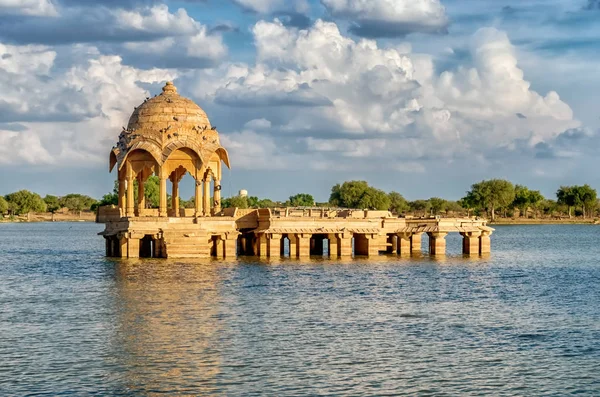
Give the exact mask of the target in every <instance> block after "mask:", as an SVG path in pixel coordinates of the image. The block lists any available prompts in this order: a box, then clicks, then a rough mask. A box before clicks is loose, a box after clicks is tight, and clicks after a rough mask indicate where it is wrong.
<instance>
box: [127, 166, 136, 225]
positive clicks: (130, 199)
mask: <svg viewBox="0 0 600 397" xmlns="http://www.w3.org/2000/svg"><path fill="white" fill-rule="evenodd" d="M133 180H134V179H133V172H130V173H128V174H127V216H135V214H134V210H135V207H134V192H133V191H134V185H133Z"/></svg>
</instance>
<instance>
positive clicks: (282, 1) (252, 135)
mask: <svg viewBox="0 0 600 397" xmlns="http://www.w3.org/2000/svg"><path fill="white" fill-rule="evenodd" d="M599 17H600V1H598V0H571V1H565V0H532V1H523V0H521V1H517V0H505V1H498V0H460V1H459V0H371V1H369V2H365V1H360V0H219V1H217V0H187V1H168V0H167V1H158V0H156V1H153V0H139V1H138V0H120V1H117V0H96V1H91V0H88V1H83V0H21V1H14V0H0V84H1V85H2V92H3V97H2V98H0V170H2V172H1V173H0V194H6V193H9V192H11V191H14V190H18V189H23V188H24V189H29V190H34V191H37V192H39V193H41V194H47V193H50V194H57V195H61V194H65V193H68V192H81V193H85V194H90V195H93V196H96V197H99V196H101V195H102V194H104V193H105V192H107V191H109V190H110V189H111V188H112V181H113V180H114V177H115V176H114V175H111V174H109V173H108V153H109V150H110V148H111V147H112V145H113V144H114V142H115V141H116V139H117V136H118V134H119V132H120V130H121V126H122V125H125V124H126V123H127V119H128V117H129V114H130V113H131V111H133V107H134V106H137V105H138V104H139V103H140V102H142V101H143V99H144V98H145V97H146V96H148V95H154V94H156V93H158V92H160V87H161V86H162V85H163V84H164V81H166V80H169V79H172V80H174V82H175V84H176V85H177V86H178V88H179V91H180V93H181V94H183V95H185V96H188V97H190V98H192V99H194V100H195V101H197V102H198V103H199V104H200V106H202V107H203V108H204V109H205V110H206V111H207V113H208V115H209V118H210V119H211V122H212V123H213V124H214V125H216V126H217V127H218V129H219V131H220V133H221V135H222V137H223V138H222V143H223V144H224V145H225V146H226V147H227V148H228V149H229V151H230V155H231V160H232V167H233V168H232V170H231V172H230V174H229V175H227V177H226V180H225V181H224V182H223V186H224V190H225V194H226V195H228V194H235V193H236V192H237V191H238V190H239V189H247V190H249V191H250V193H251V194H254V195H258V196H261V197H271V198H274V199H281V200H283V199H286V198H287V197H288V196H290V195H292V194H295V193H299V192H308V193H312V194H313V195H314V196H315V197H316V198H317V200H322V201H324V200H327V198H328V195H329V190H330V188H331V186H332V185H333V184H335V183H338V182H342V181H344V180H351V179H365V180H368V181H369V182H370V183H371V184H373V185H375V186H377V187H379V188H381V189H384V190H387V191H391V190H396V191H399V192H400V193H402V194H403V195H405V196H406V197H407V198H409V199H417V198H428V197H432V196H443V197H447V198H452V199H458V198H460V197H461V196H462V195H463V194H464V192H465V191H466V190H467V189H468V188H469V186H470V185H471V184H472V183H474V182H477V181H479V180H482V179H487V178H496V177H498V178H507V179H510V180H512V181H513V182H515V183H520V184H526V185H528V186H530V187H531V188H534V189H539V190H541V191H542V193H544V194H545V195H547V196H552V195H553V194H554V192H555V190H556V189H557V188H558V186H560V185H561V184H576V183H590V184H591V185H592V186H594V187H596V188H600V177H599V176H597V173H596V172H595V165H596V159H595V158H596V153H597V149H598V146H599V145H598V142H599V140H598V130H599V128H600V118H599V116H598V111H597V100H596V97H597V94H596V93H597V92H598V91H599V89H600V67H598V66H599V63H600V48H598V47H599V46H600V42H599V41H598V40H597V37H598V34H599V33H600V18H599ZM183 185H184V186H183V195H186V194H188V195H191V194H192V186H193V182H192V180H191V177H186V179H184V183H183ZM187 185H189V186H187Z"/></svg>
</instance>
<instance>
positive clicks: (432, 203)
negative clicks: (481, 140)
mask: <svg viewBox="0 0 600 397" xmlns="http://www.w3.org/2000/svg"><path fill="white" fill-rule="evenodd" d="M137 192H138V189H137V181H135V184H134V193H135V196H137ZM144 197H145V199H146V200H145V201H146V206H147V208H158V205H159V180H158V177H156V176H151V177H150V178H149V179H148V180H147V182H146V183H145V185H144ZM135 200H136V201H137V197H135ZM211 201H212V200H211ZM117 203H118V183H117V182H115V185H114V188H113V191H112V192H111V193H108V194H106V195H104V196H103V197H102V198H101V199H100V200H96V199H94V198H92V197H89V196H86V195H82V194H75V193H72V194H67V195H65V196H61V197H58V196H52V195H46V196H45V197H43V198H42V197H41V196H40V195H39V194H37V193H32V192H29V191H27V190H20V191H18V192H14V193H10V194H7V195H6V196H0V214H6V213H8V214H11V215H22V214H26V213H28V212H55V211H58V210H59V209H61V208H66V209H68V210H70V211H81V210H87V209H90V210H95V209H96V208H97V207H98V206H102V205H117ZM167 203H168V205H169V206H170V205H171V200H170V197H169V199H168V200H167ZM194 204H195V200H194V197H192V198H190V199H189V200H184V199H181V198H180V207H181V208H194ZM221 205H222V207H223V208H230V207H238V208H276V207H338V208H353V209H369V210H385V211H391V212H392V213H394V214H397V215H415V216H425V215H450V214H452V215H456V216H458V215H460V216H463V215H466V216H471V215H478V216H485V217H488V218H491V219H492V221H493V220H495V219H496V217H497V216H498V215H500V216H502V217H505V218H506V217H515V216H520V217H528V216H532V217H534V218H536V217H539V216H546V217H548V216H550V217H552V216H553V217H557V216H558V217H560V216H568V217H569V218H571V217H573V216H581V217H583V218H586V217H593V216H595V215H596V211H597V209H598V208H599V207H600V206H599V205H598V198H597V193H596V190H595V189H593V188H592V187H590V186H589V185H587V184H586V185H582V186H561V187H560V188H559V189H558V190H557V191H556V199H555V200H553V199H547V198H545V197H544V196H543V195H542V194H541V193H540V191H539V190H532V189H529V188H528V187H526V186H523V185H513V184H512V183H511V182H510V181H507V180H503V179H491V180H484V181H481V182H478V183H475V184H473V185H472V186H471V189H470V190H469V191H467V192H466V195H465V197H463V198H462V199H460V200H458V201H452V200H445V199H443V198H440V197H431V198H429V199H426V200H414V201H408V200H406V199H405V198H404V196H402V194H400V193H398V192H395V191H392V192H389V193H387V192H385V191H383V190H380V189H377V188H375V187H373V186H370V185H369V184H368V183H367V182H366V181H346V182H344V183H341V184H336V185H334V186H333V187H332V188H331V194H330V196H329V200H328V201H327V202H324V203H317V202H315V200H314V198H313V196H312V195H310V194H308V193H298V194H295V195H293V196H290V197H289V198H288V200H286V201H274V200H271V199H268V198H262V199H261V198H259V197H256V196H249V197H247V196H234V197H229V198H225V199H223V200H222V203H221Z"/></svg>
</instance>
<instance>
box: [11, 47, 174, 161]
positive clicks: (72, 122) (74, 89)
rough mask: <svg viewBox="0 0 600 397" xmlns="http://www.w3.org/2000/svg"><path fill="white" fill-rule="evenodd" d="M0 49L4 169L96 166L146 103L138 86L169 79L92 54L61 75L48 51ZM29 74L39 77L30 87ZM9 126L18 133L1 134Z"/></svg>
mask: <svg viewBox="0 0 600 397" xmlns="http://www.w3.org/2000/svg"><path fill="white" fill-rule="evenodd" d="M0 49H1V50H4V51H6V50H7V49H8V51H9V53H10V54H12V55H13V56H12V57H10V58H7V59H4V62H3V63H0V82H1V83H2V87H3V101H0V108H2V111H0V115H1V116H0V142H1V146H2V150H1V151H0V157H1V158H2V160H1V161H2V162H3V163H6V164H23V163H30V164H55V165H57V166H61V165H67V164H78V165H79V166H84V165H91V164H101V163H104V162H105V161H106V156H107V153H108V151H109V150H110V147H111V145H112V144H113V143H114V141H115V140H116V137H117V136H118V134H119V131H120V130H121V126H123V125H126V124H127V120H128V118H129V116H130V115H131V112H132V111H133V108H134V106H137V105H139V103H140V102H141V101H143V98H144V97H146V96H148V95H149V93H148V92H146V90H144V89H143V88H141V87H140V86H139V85H138V83H141V82H143V83H157V82H162V81H165V80H168V79H172V78H174V77H175V74H174V73H173V72H168V71H165V70H159V69H151V70H139V69H136V68H133V67H130V66H125V65H123V64H122V61H121V58H120V57H118V56H102V55H98V54H97V51H95V50H94V49H90V50H89V51H87V52H88V53H89V54H90V55H89V57H88V58H87V59H83V60H82V61H81V62H80V63H78V64H74V65H72V66H71V67H70V68H68V69H66V70H62V69H58V68H56V70H55V68H54V59H55V57H56V53H54V52H53V51H51V50H49V49H44V48H42V47H32V46H23V47H19V46H6V45H0ZM0 58H2V57H1V56H0ZM11 60H12V63H7V61H11ZM21 64H22V65H28V66H27V67H22V68H21V67H19V66H20V65H21ZM31 71H35V72H36V73H38V74H39V73H44V74H45V76H42V77H40V78H37V79H36V78H35V76H32V75H31V73H30V72H31ZM2 123H3V124H2ZM15 123H16V124H18V126H19V127H20V128H19V129H18V131H15V130H14V129H13V130H11V129H10V128H8V127H10V126H11V125H14V124H15Z"/></svg>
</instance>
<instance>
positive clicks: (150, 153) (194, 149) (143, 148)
mask: <svg viewBox="0 0 600 397" xmlns="http://www.w3.org/2000/svg"><path fill="white" fill-rule="evenodd" d="M222 162H223V163H225V165H226V166H227V167H228V168H230V163H229V155H228V153H227V151H226V150H225V149H224V148H222V147H218V148H217V149H216V150H215V151H213V152H212V153H210V152H208V153H207V152H206V151H204V153H203V151H202V150H201V148H200V147H199V146H198V145H197V144H195V143H194V142H171V143H169V144H168V145H167V146H166V147H165V148H164V150H162V151H161V150H159V149H158V147H157V146H156V145H155V144H153V143H152V142H149V141H138V142H135V143H134V144H133V145H132V146H131V147H129V148H128V150H127V151H126V152H121V151H120V149H119V148H113V150H112V151H111V153H110V164H109V169H110V171H112V170H113V169H114V168H115V167H116V169H117V172H118V186H119V187H118V197H119V200H118V202H119V210H120V212H121V216H122V217H141V216H159V217H167V216H168V217H180V216H195V217H199V216H212V215H214V214H217V213H219V212H221V175H222V166H221V163H222ZM186 174H190V175H191V176H192V177H193V178H194V180H195V195H194V199H195V203H194V208H193V209H192V210H191V209H180V208H179V182H180V181H181V179H182V178H183V177H184V176H185V175H186ZM152 175H156V176H157V177H158V179H159V204H158V209H156V208H148V205H147V204H148V203H147V202H146V198H145V193H146V192H145V183H146V182H147V180H148V178H149V177H150V176H152ZM167 180H170V181H171V184H172V191H171V205H170V208H169V205H168V202H167V193H168V192H167ZM136 185H137V186H136ZM211 185H212V187H213V193H212V198H211ZM136 196H137V197H136ZM211 199H212V200H211Z"/></svg>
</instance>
